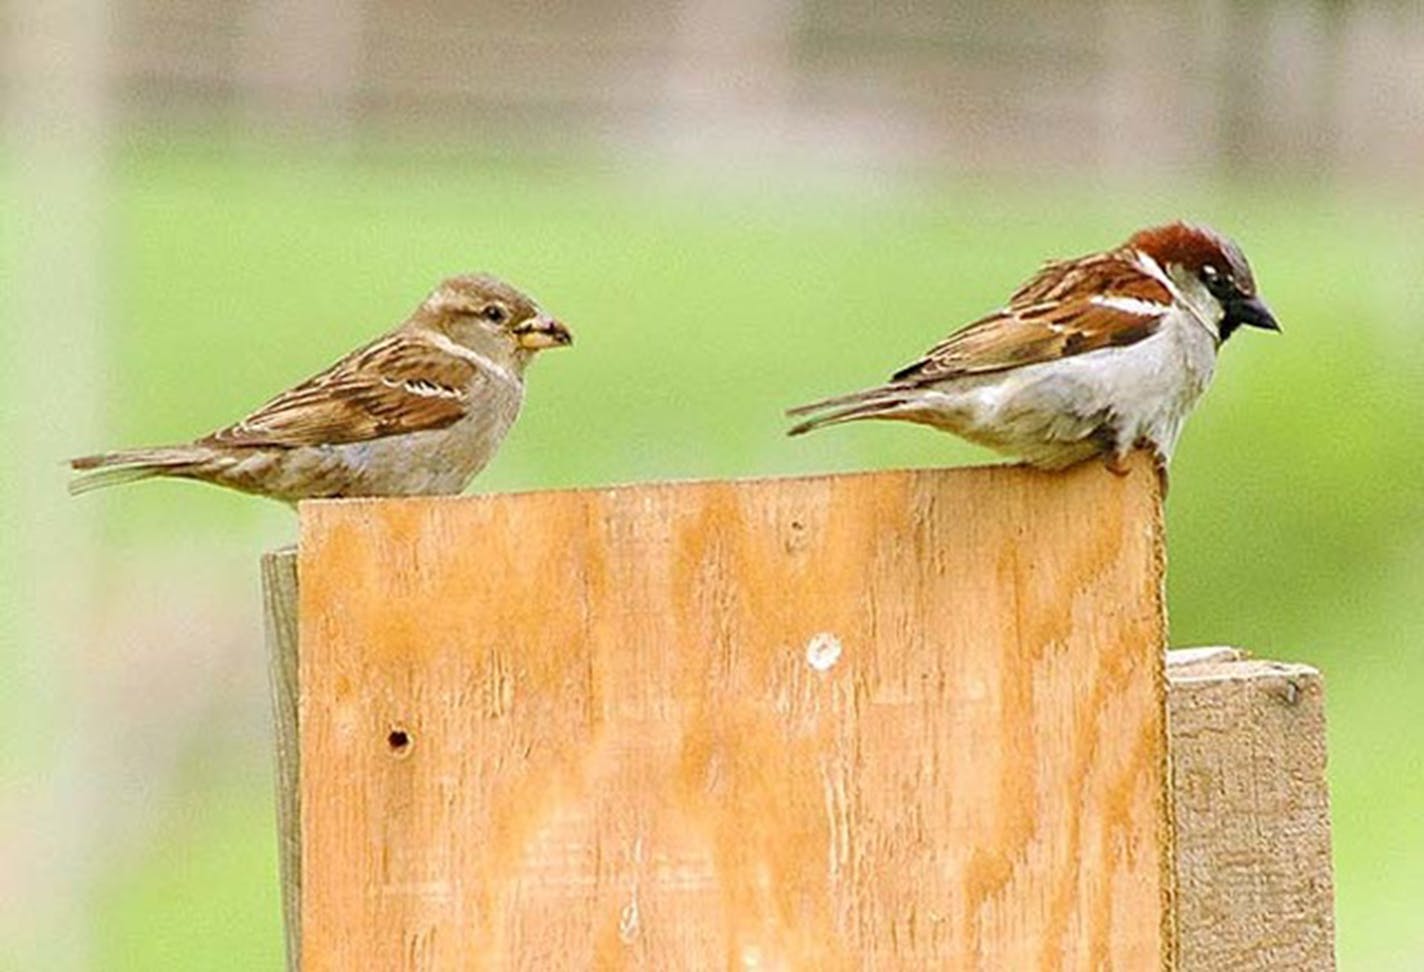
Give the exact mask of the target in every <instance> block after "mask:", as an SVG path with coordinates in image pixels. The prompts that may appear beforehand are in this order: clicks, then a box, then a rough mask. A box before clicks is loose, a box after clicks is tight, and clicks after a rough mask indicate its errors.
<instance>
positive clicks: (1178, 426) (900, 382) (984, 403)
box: [787, 223, 1280, 472]
mask: <svg viewBox="0 0 1424 972" xmlns="http://www.w3.org/2000/svg"><path fill="white" fill-rule="evenodd" d="M1243 324H1244V325H1247V326H1250V327H1260V328H1266V329H1267V330H1272V331H1279V330H1280V327H1279V326H1278V325H1277V324H1276V320H1275V318H1274V317H1272V316H1271V312H1270V310H1269V309H1268V308H1267V307H1266V305H1265V303H1264V302H1262V300H1261V299H1260V298H1259V297H1258V296H1256V282H1255V280H1254V279H1253V278H1252V276H1251V268H1250V266H1249V265H1247V263H1246V257H1245V256H1244V255H1243V254H1242V252H1241V249H1240V247H1238V246H1237V245H1236V244H1235V243H1233V242H1231V240H1229V239H1227V238H1226V237H1224V236H1221V235H1220V234H1218V233H1215V232H1213V231H1212V230H1210V229H1207V228H1206V227H1204V226H1192V225H1190V224H1188V223H1172V224H1170V225H1167V226H1157V227H1154V228H1151V229H1145V230H1142V231H1140V232H1138V233H1135V234H1134V235H1133V236H1132V237H1131V238H1130V239H1128V241H1127V242H1126V243H1124V244H1123V245H1122V246H1120V247H1118V248H1116V249H1114V250H1109V251H1107V252H1106V253H1095V254H1093V255H1091V256H1085V257H1081V258H1079V259H1076V260H1064V261H1059V262H1053V263H1049V264H1047V265H1045V266H1044V267H1043V269H1042V270H1040V271H1039V272H1038V273H1037V274H1036V275H1035V276H1034V277H1032V278H1031V279H1030V280H1029V281H1028V282H1027V283H1025V284H1024V285H1023V286H1021V287H1019V289H1018V290H1016V291H1015V292H1014V294H1013V296H1012V297H1010V298H1009V303H1008V306H1007V307H1004V308H1002V309H1001V310H998V311H995V312H994V313H993V314H990V315H989V316H988V317H985V318H982V319H981V320H978V321H975V322H974V323H972V324H969V325H968V326H966V327H964V328H963V329H961V330H959V331H956V332H955V333H953V334H951V335H950V336H949V337H947V338H945V339H944V340H943V341H941V342H940V343H939V344H937V345H935V346H934V347H933V348H931V349H930V350H929V352H928V353H927V354H926V355H925V356H924V357H923V358H921V359H920V360H919V361H916V362H915V363H913V364H911V365H909V366H908V367H905V368H902V369H901V370H899V371H897V372H895V374H894V375H893V376H892V377H891V380H890V382H889V384H885V385H881V386H880V387H878V388H871V389H868V390H866V391H861V392H855V393H854V394H850V395H843V396H839V397H836V398H828V399H825V400H824V401H819V402H813V403H811V404H810V405H803V406H801V407H800V408H794V409H791V410H790V411H789V412H788V413H787V414H789V415H807V416H810V417H809V418H807V419H806V420H805V421H803V422H801V423H800V424H799V425H796V426H795V427H793V428H792V429H791V430H790V432H789V433H788V434H790V435H800V434H802V433H803V432H809V431H810V430H812V429H815V428H820V427H821V426H823V425H836V424H838V423H841V422H851V421H855V420H857V419H899V420H902V421H907V422H920V423H922V424H925V425H931V426H934V427H935V428H939V429H944V430H946V431H949V432H953V433H955V434H956V435H960V436H963V437H964V438H966V439H968V440H969V441H971V442H976V443H978V444H980V445H984V446H988V447H989V448H991V449H995V450H997V451H999V452H1002V453H1005V454H1008V455H1011V456H1014V457H1017V458H1020V459H1024V460H1026V461H1028V462H1029V463H1030V464H1032V465H1034V466H1038V467H1039V468H1042V469H1062V468H1065V467H1067V466H1071V465H1073V464H1074V463H1077V462H1081V461H1083V460H1084V459H1089V458H1091V457H1093V456H1102V457H1103V459H1104V461H1105V462H1106V464H1107V465H1108V468H1110V469H1112V470H1113V471H1114V472H1125V471H1126V466H1125V465H1124V460H1125V458H1126V456H1127V454H1128V453H1129V452H1130V451H1131V450H1132V449H1134V448H1137V447H1139V446H1143V447H1146V448H1150V449H1151V450H1152V451H1153V453H1154V455H1155V458H1156V461H1157V465H1158V468H1159V470H1165V468H1166V464H1167V461H1168V460H1169V459H1170V458H1171V455H1172V449H1173V447H1174V446H1175V445H1176V443H1177V437H1178V435H1179V434H1180V433H1181V431H1182V423H1183V422H1184V421H1185V420H1186V417H1187V413H1188V412H1190V411H1191V409H1192V407H1193V406H1194V405H1195V404H1196V402H1197V399H1199V398H1200V397H1201V395H1202V392H1204V391H1205V390H1206V387H1207V384H1208V383H1209V382H1210V381H1211V375H1212V371H1213V369H1214V367H1215V365H1216V354H1217V349H1218V348H1219V347H1220V346H1221V344H1222V342H1223V341H1225V340H1226V339H1227V338H1229V337H1230V336H1231V335H1232V334H1233V333H1234V332H1235V331H1236V329H1237V328H1238V327H1240V326H1241V325H1243Z"/></svg>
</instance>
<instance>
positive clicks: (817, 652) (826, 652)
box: [806, 631, 841, 672]
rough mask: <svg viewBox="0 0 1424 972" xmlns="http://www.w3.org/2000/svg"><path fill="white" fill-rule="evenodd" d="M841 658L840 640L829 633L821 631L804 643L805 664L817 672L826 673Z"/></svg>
mask: <svg viewBox="0 0 1424 972" xmlns="http://www.w3.org/2000/svg"><path fill="white" fill-rule="evenodd" d="M840 658H841V639H839V638H837V637H836V636H835V635H833V634H831V633H830V632H829V631H821V632H818V633H816V634H813V635H812V636H811V640H810V641H808V642H806V664H808V665H810V666H811V667H812V668H814V669H815V670H816V671H818V672H827V671H830V670H831V667H832V666H833V665H835V663H836V662H838V661H840Z"/></svg>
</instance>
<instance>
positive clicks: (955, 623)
mask: <svg viewBox="0 0 1424 972" xmlns="http://www.w3.org/2000/svg"><path fill="white" fill-rule="evenodd" d="M300 570H301V588H300V606H301V607H300V638H301V658H300V684H301V711H300V725H301V742H302V745H301V759H302V772H301V774H300V788H301V806H300V810H301V814H302V817H301V820H302V824H301V832H302V865H301V872H302V878H303V880H302V892H303V897H302V906H301V915H302V940H301V950H302V956H303V967H304V968H306V969H312V970H316V969H349V968H367V969H447V968H505V967H518V968H538V969H562V968H569V969H574V968H577V969H585V968H590V967H594V968H649V969H678V968H708V967H720V966H727V967H739V968H741V967H746V968H753V967H758V968H807V969H836V968H876V969H893V968H949V967H952V968H964V969H972V968H983V969H1008V968H1012V969H1040V968H1041V969H1050V968H1052V969H1057V968H1119V969H1145V968H1154V967H1161V966H1163V965H1165V964H1167V962H1168V959H1169V957H1170V954H1171V947H1172V946H1171V942H1170V937H1171V936H1170V929H1171V923H1170V920H1169V913H1168V908H1167V900H1168V898H1169V893H1168V888H1169V887H1170V880H1169V874H1170V867H1171V848H1170V828H1169V825H1168V807H1167V800H1166V796H1165V786H1166V780H1165V775H1166V770H1165V759H1166V756H1165V748H1166V743H1165V727H1164V718H1163V714H1164V703H1163V695H1162V693H1163V681H1162V661H1161V659H1162V649H1163V645H1164V641H1163V613H1162V604H1161V600H1160V592H1161V581H1162V576H1161V571H1162V553H1161V524H1160V517H1159V507H1158V501H1157V495H1156V488H1155V478H1154V477H1153V476H1152V475H1151V473H1150V472H1149V471H1148V470H1147V469H1146V468H1145V467H1141V466H1140V467H1138V468H1137V469H1136V470H1135V471H1134V473H1133V475H1132V476H1129V477H1126V478H1118V477H1116V476H1112V475H1110V474H1107V473H1105V472H1104V471H1103V470H1102V469H1101V467H1098V466H1085V467H1083V468H1081V469H1079V470H1076V471H1074V472H1070V473H1068V474H1066V475H1057V476H1047V475H1042V474H1037V473H1033V472H1030V471H1026V470H1022V469H1015V468H1004V467H999V468H990V469H975V470H952V471H916V472H903V473H880V474H868V475H856V476H836V477H821V478H811V479H798V480H776V481H762V482H740V483H726V482H713V483H689V484H680V485H654V486H637V487H628V488H621V489H611V490H591V491H579V492H561V493H542V494H526V495H518V496H493V497H482V498H468V499H440V500H400V501H342V502H326V503H314V504H303V507H302V542H301V554H300ZM819 635H829V636H831V638H833V639H834V645H838V646H839V654H838V656H837V655H836V653H835V651H834V649H833V645H832V641H831V639H830V638H825V637H821V638H818V637H817V636H819ZM808 650H809V653H808ZM813 662H814V664H813Z"/></svg>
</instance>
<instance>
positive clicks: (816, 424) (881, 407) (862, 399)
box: [786, 384, 914, 435]
mask: <svg viewBox="0 0 1424 972" xmlns="http://www.w3.org/2000/svg"><path fill="white" fill-rule="evenodd" d="M913 392H914V390H913V389H912V388H910V387H908V386H906V385H899V384H895V385H881V386H880V387H878V388H867V389H866V390H865V391H858V392H852V393H851V394H849V395H837V396H836V397H834V398H823V399H821V400H820V401H819V402H811V403H810V404H808V405H798V406H797V407H796V408H789V409H787V410H786V414H787V415H789V416H792V417H796V416H800V415H805V416H808V417H807V418H806V419H804V420H803V421H801V422H798V423H797V424H795V425H793V426H792V427H791V428H789V429H787V430H786V434H787V435H804V434H806V433H807V432H810V431H811V430H813V429H819V428H822V427H824V426H827V425H840V424H841V423H842V422H855V421H857V420H859V419H875V418H900V417H901V415H900V413H902V412H904V411H905V410H906V407H907V406H909V405H911V404H912V402H913V397H912V396H913Z"/></svg>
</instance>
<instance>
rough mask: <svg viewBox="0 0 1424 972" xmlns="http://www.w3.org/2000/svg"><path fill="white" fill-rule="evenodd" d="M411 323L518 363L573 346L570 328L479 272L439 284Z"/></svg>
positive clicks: (531, 301)
mask: <svg viewBox="0 0 1424 972" xmlns="http://www.w3.org/2000/svg"><path fill="white" fill-rule="evenodd" d="M414 323H416V324H417V325H423V326H426V327H429V328H431V329H434V330H438V331H440V332H442V333H444V334H445V335H446V336H448V337H449V338H451V339H453V340H455V341H457V342H459V343H460V344H463V345H465V346H466V347H469V348H472V349H474V350H477V351H483V352H486V353H490V352H500V353H501V356H504V355H506V354H508V355H512V356H514V357H515V358H517V359H520V360H523V359H526V358H528V357H530V356H532V355H533V354H534V353H535V352H537V351H542V350H544V349H545V348H557V347H564V346H566V345H569V344H572V343H573V335H571V334H570V333H569V330H568V328H566V327H564V325H563V324H562V323H560V322H559V321H557V320H555V319H554V318H553V317H550V316H549V315H548V314H546V313H544V311H543V310H541V309H540V307H539V305H538V304H537V303H536V302H535V301H534V299H533V298H531V297H530V296H528V295H527V294H525V293H522V292H521V291H519V290H518V289H516V288H514V287H512V286H510V285H509V284H507V283H505V282H504V281H503V280H500V279H498V278H497V277H492V276H490V275H489V274H483V273H477V274H462V275H461V276H458V277H450V278H449V279H447V280H445V281H442V282H441V284H440V286H438V287H436V288H435V290H434V291H433V292H432V293H431V294H430V296H429V297H427V298H426V299H425V302H424V303H422V304H421V305H420V307H419V309H418V310H417V311H416V314H415V318H414Z"/></svg>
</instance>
